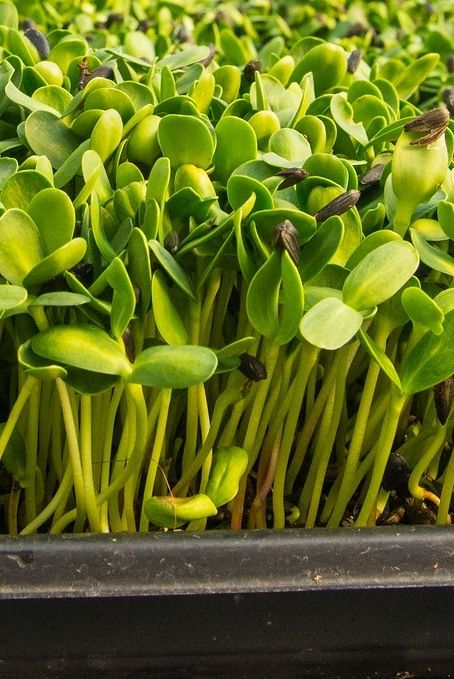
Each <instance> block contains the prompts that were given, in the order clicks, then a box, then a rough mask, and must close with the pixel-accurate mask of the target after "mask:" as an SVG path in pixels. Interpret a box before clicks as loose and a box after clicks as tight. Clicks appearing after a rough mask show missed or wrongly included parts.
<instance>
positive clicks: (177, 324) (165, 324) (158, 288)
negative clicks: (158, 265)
mask: <svg viewBox="0 0 454 679" xmlns="http://www.w3.org/2000/svg"><path fill="white" fill-rule="evenodd" d="M151 294H152V303H153V316H154V319H155V322H156V325H157V328H158V330H159V332H160V334H161V336H162V338H163V339H164V341H165V342H167V344H186V342H187V341H188V333H187V331H186V328H185V326H184V323H183V321H182V320H181V316H180V314H179V313H178V311H177V309H176V307H175V305H174V303H173V301H172V296H171V294H170V290H169V288H168V286H167V284H166V280H165V276H164V274H163V273H162V272H161V271H155V273H154V275H153V283H152V293H151Z"/></svg>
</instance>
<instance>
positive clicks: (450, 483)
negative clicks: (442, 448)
mask: <svg viewBox="0 0 454 679" xmlns="http://www.w3.org/2000/svg"><path fill="white" fill-rule="evenodd" d="M453 487H454V452H452V453H451V457H450V459H449V462H448V465H447V467H446V470H445V473H444V478H443V486H442V489H441V495H440V505H439V507H438V513H437V525H438V526H440V525H444V524H446V523H448V516H449V508H450V505H451V501H452V492H453Z"/></svg>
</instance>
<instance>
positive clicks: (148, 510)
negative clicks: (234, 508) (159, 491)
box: [144, 493, 218, 528]
mask: <svg viewBox="0 0 454 679" xmlns="http://www.w3.org/2000/svg"><path fill="white" fill-rule="evenodd" d="M144 511H145V514H146V516H147V519H148V520H149V521H151V523H154V524H155V525H156V526H161V527H162V528H179V527H180V526H182V525H183V524H185V523H187V522H188V521H194V520H195V519H204V518H206V517H208V516H215V515H216V514H217V513H218V510H217V509H216V505H215V504H214V503H213V502H212V501H211V500H210V498H209V497H208V496H207V495H204V494H202V493H199V494H198V495H192V496H191V497H173V496H169V497H157V496H156V497H150V498H149V499H148V500H147V501H146V502H145V505H144Z"/></svg>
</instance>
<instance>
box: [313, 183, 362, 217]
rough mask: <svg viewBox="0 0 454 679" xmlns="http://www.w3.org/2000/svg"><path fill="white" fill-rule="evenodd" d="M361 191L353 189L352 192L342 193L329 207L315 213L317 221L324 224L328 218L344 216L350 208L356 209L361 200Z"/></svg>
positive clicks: (326, 206)
mask: <svg viewBox="0 0 454 679" xmlns="http://www.w3.org/2000/svg"><path fill="white" fill-rule="evenodd" d="M360 196H361V191H357V190H356V189H351V190H350V191H345V193H341V195H340V196H337V198H334V200H332V201H331V202H329V203H328V204H327V205H325V206H324V207H322V209H321V210H319V211H318V212H316V213H315V215H314V216H315V219H316V220H317V222H324V221H325V219H328V217H333V216H334V215H342V214H344V212H347V210H350V208H352V207H354V206H355V205H356V203H357V202H358V200H359V199H360Z"/></svg>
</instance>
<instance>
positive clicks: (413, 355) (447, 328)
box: [400, 310, 454, 394]
mask: <svg viewBox="0 0 454 679" xmlns="http://www.w3.org/2000/svg"><path fill="white" fill-rule="evenodd" d="M452 374H454V310H452V311H449V312H448V313H447V314H446V315H445V320H444V324H443V332H442V334H441V335H434V334H433V333H432V332H427V333H426V334H425V335H424V336H423V337H422V338H421V339H420V340H419V342H418V343H417V344H416V345H415V346H414V347H413V349H412V350H411V351H410V353H409V354H408V355H407V356H406V358H405V360H404V363H403V366H402V371H401V378H400V379H401V382H402V390H403V392H404V393H405V394H416V393H418V392H419V391H424V390H425V389H430V388H431V387H433V386H435V385H436V384H439V383H440V382H442V381H443V380H445V379H447V378H448V377H450V376H451V375H452Z"/></svg>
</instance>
